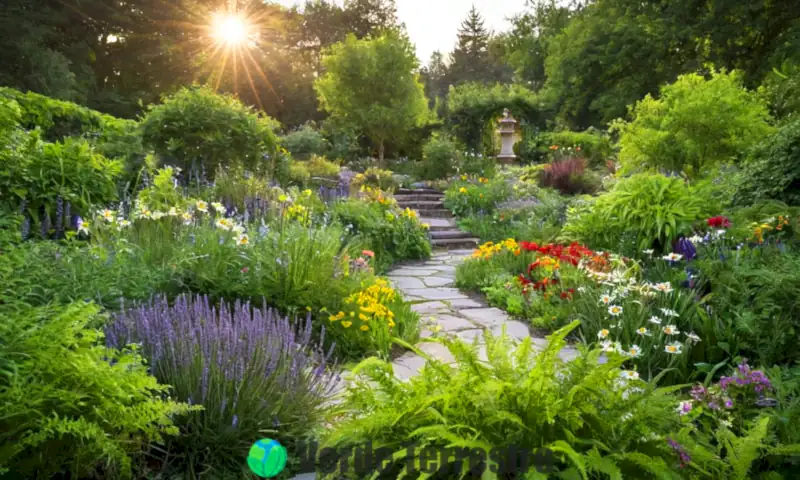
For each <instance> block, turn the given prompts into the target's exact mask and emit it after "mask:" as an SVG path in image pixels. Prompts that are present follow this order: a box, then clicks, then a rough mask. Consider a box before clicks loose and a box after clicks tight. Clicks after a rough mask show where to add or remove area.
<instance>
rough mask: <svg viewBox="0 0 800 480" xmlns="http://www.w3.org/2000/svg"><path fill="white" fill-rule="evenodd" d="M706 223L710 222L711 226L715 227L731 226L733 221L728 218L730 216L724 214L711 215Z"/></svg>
mask: <svg viewBox="0 0 800 480" xmlns="http://www.w3.org/2000/svg"><path fill="white" fill-rule="evenodd" d="M706 223H708V226H709V227H714V228H728V227H730V226H731V221H730V220H728V217H722V216H719V217H711V218H709V219H708V220H706Z"/></svg>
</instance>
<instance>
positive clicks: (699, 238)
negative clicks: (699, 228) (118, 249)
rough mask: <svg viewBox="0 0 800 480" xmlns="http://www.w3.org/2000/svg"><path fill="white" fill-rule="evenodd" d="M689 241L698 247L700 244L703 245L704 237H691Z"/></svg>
mask: <svg viewBox="0 0 800 480" xmlns="http://www.w3.org/2000/svg"><path fill="white" fill-rule="evenodd" d="M689 241H690V242H692V243H694V244H695V245H696V244H698V243H703V237H701V236H700V235H692V236H691V237H689Z"/></svg>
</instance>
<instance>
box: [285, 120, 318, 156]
mask: <svg viewBox="0 0 800 480" xmlns="http://www.w3.org/2000/svg"><path fill="white" fill-rule="evenodd" d="M280 143H281V146H282V147H283V148H285V149H286V150H288V151H289V153H291V154H292V157H293V158H296V159H298V160H306V159H308V158H311V156H312V155H325V154H326V153H327V152H328V142H327V141H326V140H325V137H323V136H322V134H321V133H320V132H318V131H317V130H315V129H314V127H312V126H311V125H308V124H306V125H303V126H302V127H300V128H298V129H297V130H293V131H291V132H289V133H287V134H286V135H284V136H283V137H282V138H281V139H280Z"/></svg>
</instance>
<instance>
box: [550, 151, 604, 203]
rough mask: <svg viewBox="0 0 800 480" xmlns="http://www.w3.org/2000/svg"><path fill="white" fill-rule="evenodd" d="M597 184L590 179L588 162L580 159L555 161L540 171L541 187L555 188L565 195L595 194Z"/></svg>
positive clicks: (572, 158) (571, 158)
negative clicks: (587, 169) (587, 168)
mask: <svg viewBox="0 0 800 480" xmlns="http://www.w3.org/2000/svg"><path fill="white" fill-rule="evenodd" d="M597 183H599V182H597ZM597 183H595V182H593V181H592V179H591V178H589V172H587V171H586V160H584V159H582V158H579V157H570V158H564V159H561V160H556V161H553V162H552V163H549V164H547V165H545V166H544V167H543V168H542V169H541V170H540V171H539V185H541V186H542V187H546V188H555V189H556V190H558V191H559V192H561V193H562V194H565V195H574V194H579V193H593V192H594V191H595V190H597V187H598V185H597Z"/></svg>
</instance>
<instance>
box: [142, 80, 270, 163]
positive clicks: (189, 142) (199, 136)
mask: <svg viewBox="0 0 800 480" xmlns="http://www.w3.org/2000/svg"><path fill="white" fill-rule="evenodd" d="M273 128H274V121H273V120H271V119H270V118H268V117H265V116H263V115H259V114H257V113H256V112H255V111H253V110H252V109H251V108H248V107H245V106H244V105H243V104H242V103H241V102H239V100H237V99H236V98H234V97H232V96H230V95H220V94H217V93H214V91H213V90H211V89H210V88H205V87H202V88H183V89H181V90H180V91H178V92H177V93H175V94H174V95H171V96H169V97H167V98H165V99H164V103H163V104H161V105H156V106H151V107H150V110H149V111H148V112H147V114H146V115H145V116H144V118H143V119H142V132H143V138H144V142H145V143H146V144H147V145H149V146H151V147H152V148H153V149H154V150H155V152H156V154H158V155H159V156H160V157H161V159H162V161H164V162H167V163H168V164H177V165H178V166H179V167H181V168H183V169H184V170H186V171H188V170H189V169H191V168H192V167H194V168H197V169H199V168H201V166H202V167H203V168H205V172H206V174H207V175H213V174H214V173H215V172H216V170H217V168H218V167H219V166H223V165H239V166H243V167H245V168H247V169H248V170H251V171H265V170H266V169H267V168H268V165H266V164H265V162H264V160H263V157H262V156H263V155H265V154H266V155H270V156H272V155H276V154H277V151H276V150H277V144H278V140H277V137H276V136H275V134H274V133H273ZM267 173H271V172H267Z"/></svg>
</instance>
